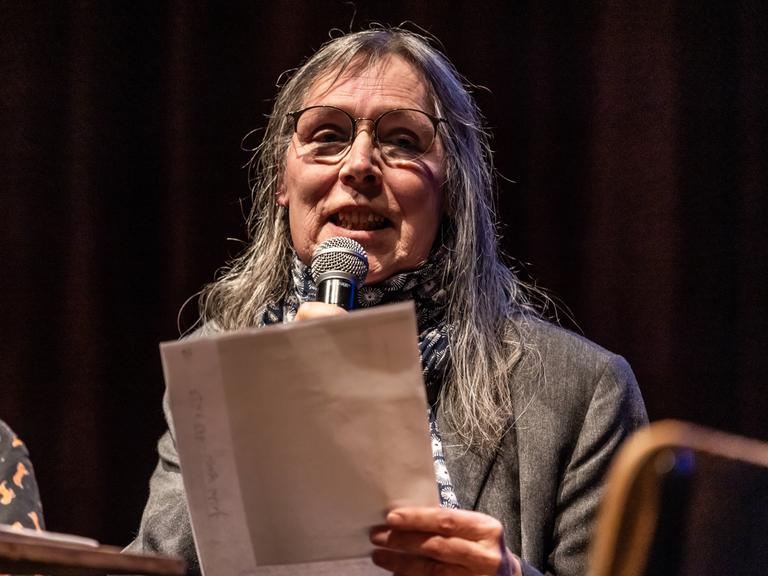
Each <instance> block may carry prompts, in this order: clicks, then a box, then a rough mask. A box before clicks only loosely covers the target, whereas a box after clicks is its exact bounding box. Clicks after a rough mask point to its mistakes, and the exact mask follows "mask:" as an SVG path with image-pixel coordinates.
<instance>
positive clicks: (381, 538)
mask: <svg viewBox="0 0 768 576" xmlns="http://www.w3.org/2000/svg"><path fill="white" fill-rule="evenodd" d="M387 533H388V530H373V531H371V535H370V540H371V544H376V545H377V546H383V545H384V544H386V543H387Z"/></svg>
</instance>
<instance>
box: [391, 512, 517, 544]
mask: <svg viewBox="0 0 768 576" xmlns="http://www.w3.org/2000/svg"><path fill="white" fill-rule="evenodd" d="M386 522H387V526H389V527H390V528H395V529H397V530H408V531H414V532H432V533H436V534H441V535H443V536H457V537H459V538H466V539H469V540H475V541H486V540H494V541H497V542H500V541H501V539H502V537H503V533H504V530H503V527H502V525H501V522H499V521H498V520H496V519H495V518H493V517H492V516H488V515H487V514H483V513H481V512H472V511H471V510H456V509H451V508H437V507H426V506H424V507H413V508H396V509H394V510H392V511H391V512H390V513H389V514H387V518H386Z"/></svg>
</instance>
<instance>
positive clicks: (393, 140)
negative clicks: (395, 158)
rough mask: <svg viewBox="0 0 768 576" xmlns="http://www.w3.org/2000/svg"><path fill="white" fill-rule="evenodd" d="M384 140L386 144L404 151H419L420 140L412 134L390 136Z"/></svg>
mask: <svg viewBox="0 0 768 576" xmlns="http://www.w3.org/2000/svg"><path fill="white" fill-rule="evenodd" d="M383 140H384V144H386V145H389V146H394V147H396V148H400V149H402V150H419V140H418V138H415V137H413V136H411V135H410V134H404V133H403V134H390V135H388V136H387V137H386V138H385V139H383Z"/></svg>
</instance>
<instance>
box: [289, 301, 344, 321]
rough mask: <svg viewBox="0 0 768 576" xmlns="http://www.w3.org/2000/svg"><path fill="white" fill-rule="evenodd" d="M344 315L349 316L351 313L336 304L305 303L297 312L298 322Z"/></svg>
mask: <svg viewBox="0 0 768 576" xmlns="http://www.w3.org/2000/svg"><path fill="white" fill-rule="evenodd" d="M344 314H349V312H347V311H346V310H344V308H341V307H340V306H336V304H326V303H325V302H304V304H302V305H301V306H299V309H298V310H297V311H296V320H312V319H314V318H325V317H326V316H343V315H344Z"/></svg>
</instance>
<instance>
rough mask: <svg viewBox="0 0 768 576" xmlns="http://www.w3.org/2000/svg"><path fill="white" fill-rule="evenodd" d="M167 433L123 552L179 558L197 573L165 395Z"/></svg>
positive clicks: (159, 444)
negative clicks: (136, 527) (138, 518)
mask: <svg viewBox="0 0 768 576" xmlns="http://www.w3.org/2000/svg"><path fill="white" fill-rule="evenodd" d="M163 409H164V410H165V415H166V420H167V421H168V431H167V432H166V433H165V434H163V436H162V437H161V438H160V441H159V442H158V444H157V451H158V455H159V459H158V463H157V466H156V467H155V471H154V472H153V474H152V478H151V479H150V481H149V499H148V500H147V504H146V506H145V508H144V513H143V515H142V517H141V524H140V526H139V532H138V534H137V535H136V538H135V539H134V541H133V542H131V543H130V544H129V545H128V546H127V547H126V549H125V551H126V552H155V553H160V554H171V555H176V556H181V557H182V558H184V559H185V560H186V561H187V566H188V570H189V572H190V573H192V574H195V573H198V574H199V573H200V566H199V562H198V559H197V552H196V550H195V542H194V538H193V536H192V525H191V524H190V520H189V511H188V509H187V502H186V497H185V495H184V483H183V481H182V477H181V468H180V467H179V455H178V453H177V451H176V441H175V437H174V431H173V421H172V420H171V415H170V409H169V406H168V393H167V392H166V395H165V399H164V400H163Z"/></svg>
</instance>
